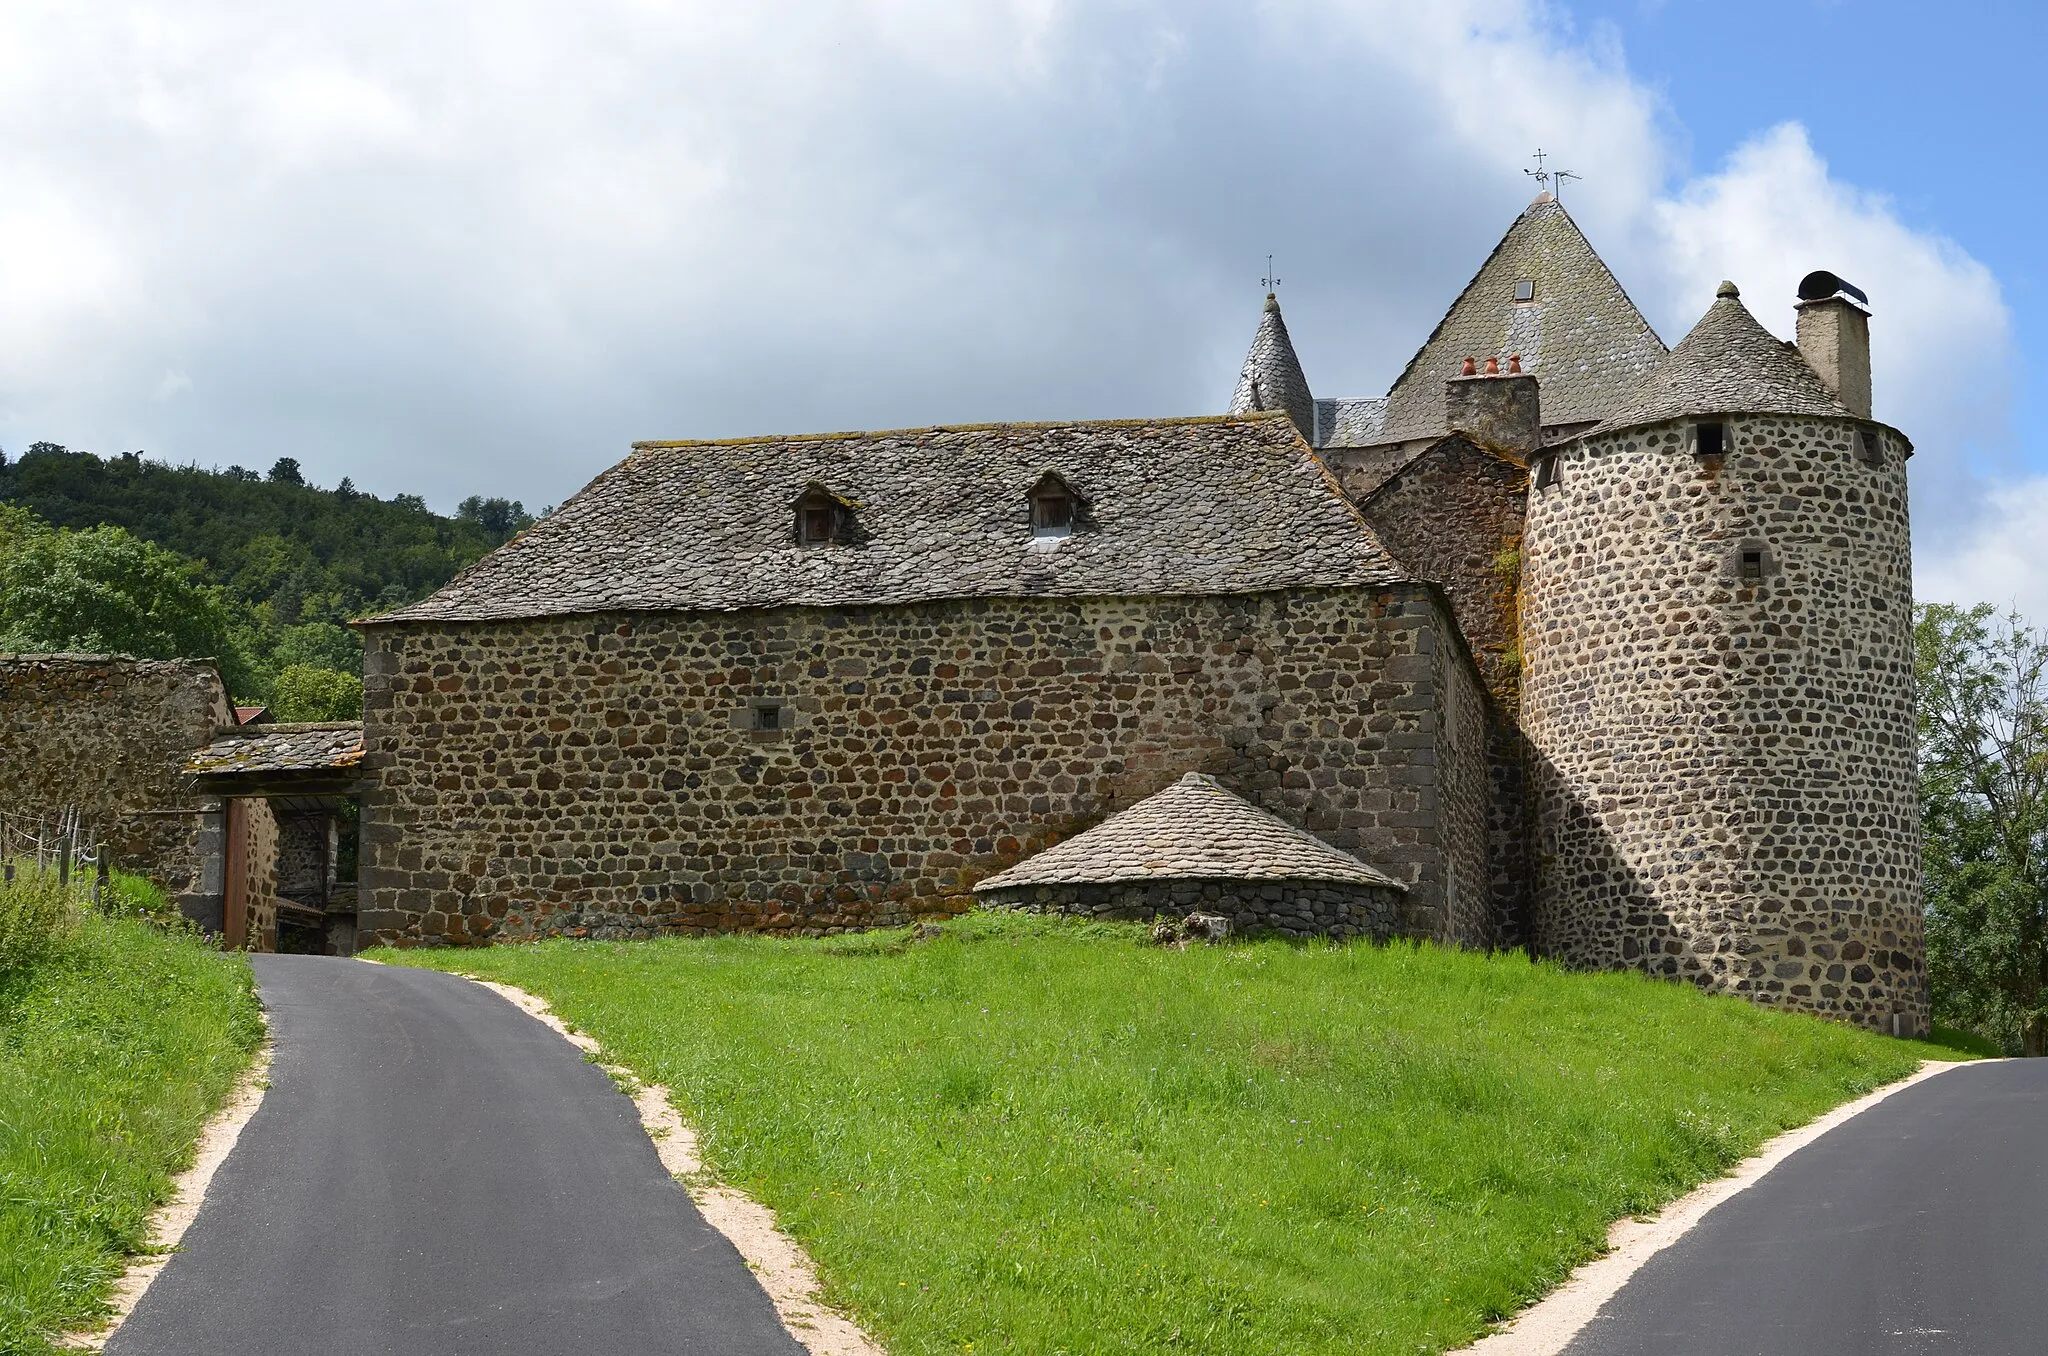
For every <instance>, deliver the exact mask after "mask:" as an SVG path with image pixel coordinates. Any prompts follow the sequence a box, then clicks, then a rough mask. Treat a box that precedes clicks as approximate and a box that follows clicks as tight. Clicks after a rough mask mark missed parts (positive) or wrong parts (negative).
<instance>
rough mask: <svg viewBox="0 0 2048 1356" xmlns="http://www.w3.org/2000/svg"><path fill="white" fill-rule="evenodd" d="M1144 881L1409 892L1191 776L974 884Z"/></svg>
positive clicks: (979, 888)
mask: <svg viewBox="0 0 2048 1356" xmlns="http://www.w3.org/2000/svg"><path fill="white" fill-rule="evenodd" d="M1147 880H1247V881H1254V880H1311V881H1335V882H1340V883H1344V884H1350V885H1378V886H1384V887H1387V888H1390V889H1396V890H1405V889H1406V888H1407V887H1406V886H1404V885H1402V884H1401V883H1400V882H1398V881H1396V880H1395V879H1394V878H1393V877H1391V876H1389V875H1387V874H1386V873H1385V872H1382V871H1379V870H1376V869H1375V868H1373V867H1371V866H1368V865H1366V864H1365V863H1364V862H1361V861H1359V860H1358V859H1357V858H1356V857H1353V856H1351V855H1350V854H1348V853H1344V852H1339V851H1338V850H1337V849H1336V848H1333V847H1331V846H1330V845H1329V844H1328V843H1325V842H1324V841H1323V840H1322V839H1320V838H1317V837H1316V836H1315V835H1313V834H1310V833H1305V832H1303V831H1302V830H1300V829H1297V828H1295V827H1294V826H1293V825H1292V824H1289V823H1288V822H1287V821H1285V820H1283V819H1280V818H1278V817H1276V816H1274V815H1271V814H1268V813H1267V812H1266V811H1264V810H1261V809H1259V808H1258V807H1257V806H1256V805H1252V804H1251V803H1249V802H1247V801H1245V800H1242V799H1240V798H1239V797H1237V796H1235V795H1232V794H1231V793H1230V792H1229V791H1226V790H1224V789H1223V787H1222V786H1221V785H1219V784H1218V783H1217V781H1216V779H1215V778H1213V777H1205V776H1203V775H1202V774H1201V773H1199V772H1190V773H1188V774H1187V775H1186V776H1184V777H1182V778H1181V779H1180V780H1179V781H1177V782H1175V783H1174V784H1173V785H1171V786H1169V787H1167V788H1166V789H1165V790H1164V791H1161V792H1159V793H1158V794H1157V795H1153V796H1147V797H1146V798H1145V799H1144V800H1141V801H1139V802H1138V803H1137V804H1136V805H1133V806H1132V807H1131V808H1130V809H1128V810H1125V811H1123V812H1122V813H1121V814H1117V815H1112V816H1110V817H1109V818H1108V819H1105V820H1104V821H1102V823H1100V824H1097V825H1096V826H1095V827H1094V828H1092V829H1089V830H1087V831H1086V832H1085V833H1079V834H1076V835H1074V836H1073V837H1072V838H1069V839H1067V840H1066V841H1065V842H1063V843H1055V844H1054V845H1053V846H1051V847H1049V848H1047V849H1045V850H1044V851H1043V852H1040V853H1038V854H1036V855H1035V856H1032V857H1029V858H1026V859H1025V860H1024V861H1022V862H1019V863H1018V864H1017V865H1015V866H1013V867H1011V868H1010V869H1009V870H1007V871H1002V872H998V873H997V874H995V875H993V876H990V877H989V878H988V879H986V880H984V881H982V882H981V883H980V884H978V885H976V886H975V887H974V889H975V892H976V893H977V894H981V893H986V892H988V891H990V890H1003V889H1010V888H1014V887H1017V886H1025V885H1107V884H1115V883H1118V882H1123V881H1147Z"/></svg>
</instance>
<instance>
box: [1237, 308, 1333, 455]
mask: <svg viewBox="0 0 2048 1356" xmlns="http://www.w3.org/2000/svg"><path fill="white" fill-rule="evenodd" d="M1314 406H1315V398H1314V397H1313V396H1311V395H1310V394H1309V389H1308V376H1307V375H1306V374H1305V373H1304V372H1303V371H1302V370H1301V359H1299V358H1297V357H1296V356H1295V355H1294V341H1293V340H1292V339H1290V338H1288V337H1287V322H1286V321H1285V320H1283V319H1281V317H1280V299H1279V298H1278V297H1275V296H1274V295H1273V294H1272V293H1271V292H1268V293H1266V309H1265V310H1264V311H1263V312H1262V313H1261V314H1260V316H1259V328H1258V329H1257V330H1255V331H1254V332H1253V334H1252V347H1251V352H1249V353H1247V354H1245V358H1244V367H1243V368H1242V369H1241V370H1240V371H1239V372H1238V374H1237V390H1236V391H1235V392H1234V393H1232V395H1231V397H1230V412H1231V413H1232V414H1248V413H1250V412H1251V411H1253V410H1285V411H1287V417H1288V418H1289V419H1292V420H1293V421H1294V426H1295V427H1296V428H1298V429H1300V430H1301V433H1302V436H1303V437H1307V436H1309V434H1310V433H1312V432H1313V431H1314V429H1315V410H1314Z"/></svg>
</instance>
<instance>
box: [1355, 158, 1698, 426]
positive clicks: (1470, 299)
mask: <svg viewBox="0 0 2048 1356" xmlns="http://www.w3.org/2000/svg"><path fill="white" fill-rule="evenodd" d="M1525 281H1526V282H1530V283H1533V284H1534V285H1535V287H1534V291H1535V295H1534V298H1533V299H1532V300H1530V301H1526V302H1517V301H1516V300H1515V284H1516V283H1518V282H1525ZM1510 354H1520V355H1521V358H1522V370H1523V371H1525V372H1530V373H1533V374H1534V375H1535V376H1536V377H1538V378H1539V379H1540V380H1541V381H1542V392H1543V422H1544V423H1545V424H1551V425H1556V424H1571V423H1580V422H1584V421H1587V420H1593V419H1599V418H1602V417H1603V416H1605V415H1606V414H1607V413H1608V412H1609V411H1610V410H1612V409H1615V408H1617V407H1619V406H1620V405H1621V404H1622V403H1623V402H1624V401H1625V400H1626V399H1627V398H1628V397H1629V396H1630V395H1631V394H1633V392H1634V391H1635V388H1636V387H1637V386H1638V385H1640V384H1641V382H1642V380H1643V379H1644V378H1645V377H1647V376H1648V375H1649V374H1650V372H1651V370H1652V369H1654V368H1655V367H1656V366H1657V364H1658V363H1659V362H1661V361H1662V360H1663V358H1664V342H1663V341H1662V340H1661V339H1659V338H1658V337H1657V332H1656V331H1655V330H1653V329H1651V328H1650V322H1649V321H1647V320H1645V319H1644V318H1643V313H1642V312H1641V311H1638V310H1637V309H1636V305H1635V303H1634V302H1633V301H1630V300H1629V296H1628V293H1627V292H1625V291H1624V290H1622V286H1621V283H1620V282H1619V281H1617V280H1616V279H1615V276H1614V274H1613V273H1612V272H1611V271H1610V270H1609V269H1608V267H1607V265H1606V264H1605V263H1604V262H1602V260H1601V258H1600V256H1599V254H1597V253H1596V252H1595V251H1594V249H1593V246H1592V244H1591V243H1590V242H1588V241H1587V239H1586V237H1585V235H1584V234H1583V233H1581V232H1580V230H1579V228H1578V224H1577V223H1576V222H1574V221H1573V220H1572V219H1571V216H1570V214H1569V213H1567V212H1566V211H1565V210H1564V208H1563V206H1562V205H1560V204H1559V203H1558V202H1556V201H1555V200H1554V199H1552V198H1551V197H1550V196H1549V195H1548V194H1545V195H1543V196H1542V197H1539V198H1538V199H1537V200H1536V201H1535V202H1533V203H1531V204H1530V205H1529V207H1528V209H1527V210H1526V211H1524V212H1523V213H1522V215H1521V216H1520V217H1518V218H1516V220H1515V224H1514V225H1513V226H1511V227H1509V228H1508V233H1507V234H1506V235H1505V236H1503V237H1501V242H1500V244H1498V245H1496V246H1495V247H1494V251H1493V253H1492V255H1490V256H1489V257H1488V258H1487V260H1486V262H1485V263H1484V264H1482V265H1481V266H1480V269H1479V272H1478V273H1477V274H1476V275H1475V276H1474V277H1473V279H1472V281H1471V282H1469V283H1467V284H1466V285H1465V290H1464V291H1463V292H1460V293H1459V294H1458V299H1457V300H1456V301H1455V302H1453V303H1451V309H1450V310H1449V311H1448V312H1447V313H1446V314H1445V315H1444V318H1443V319H1442V320H1441V321H1439V322H1438V324H1437V327H1436V329H1435V331H1434V332H1433V333H1431V335H1430V336H1429V340H1428V342H1426V343H1425V344H1423V346H1422V348H1421V349H1420V351H1418V352H1417V353H1416V355H1415V356H1414V357H1413V358H1412V359H1410V360H1409V363H1408V366H1407V368H1406V370H1404V371H1403V372H1402V373H1401V375H1400V377H1399V378H1398V379H1397V380H1396V381H1395V382H1394V385H1393V388H1392V389H1391V390H1390V391H1388V393H1387V417H1386V422H1385V425H1384V428H1383V431H1382V433H1381V434H1380V440H1382V441H1385V442H1397V441H1401V440H1404V439H1408V438H1427V437H1430V436H1432V435H1434V434H1437V433H1441V432H1443V431H1444V382H1445V381H1447V380H1449V379H1450V378H1451V377H1454V376H1456V375H1457V374H1458V370H1459V367H1460V365H1461V364H1462V362H1463V361H1464V360H1465V359H1466V358H1468V357H1469V358H1478V359H1480V360H1481V361H1484V360H1485V359H1487V358H1499V359H1501V360H1502V362H1503V363H1505V362H1506V360H1507V358H1508V356H1509V355H1510ZM1325 441H1326V442H1327V441H1328V440H1325Z"/></svg>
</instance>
